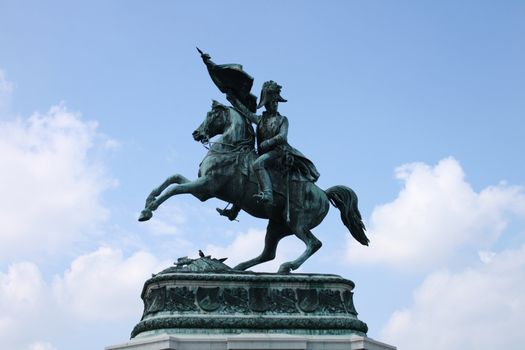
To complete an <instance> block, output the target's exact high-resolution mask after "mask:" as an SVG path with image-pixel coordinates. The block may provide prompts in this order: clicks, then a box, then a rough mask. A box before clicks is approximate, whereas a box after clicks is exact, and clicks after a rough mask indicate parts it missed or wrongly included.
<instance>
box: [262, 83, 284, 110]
mask: <svg viewBox="0 0 525 350" xmlns="http://www.w3.org/2000/svg"><path fill="white" fill-rule="evenodd" d="M281 88H282V86H281V85H279V84H277V83H276V82H275V81H273V80H269V81H266V82H264V84H263V86H262V89H261V98H260V99H259V104H258V105H257V108H261V107H262V106H264V105H265V104H266V103H267V102H273V101H277V102H286V100H285V99H284V98H282V97H281Z"/></svg>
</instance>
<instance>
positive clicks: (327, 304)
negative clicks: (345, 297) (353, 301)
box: [319, 289, 345, 313]
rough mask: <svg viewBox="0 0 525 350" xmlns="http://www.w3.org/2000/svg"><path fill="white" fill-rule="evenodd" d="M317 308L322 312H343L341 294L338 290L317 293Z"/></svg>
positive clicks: (325, 290) (324, 290)
mask: <svg viewBox="0 0 525 350" xmlns="http://www.w3.org/2000/svg"><path fill="white" fill-rule="evenodd" d="M319 307H320V309H321V311H322V312H326V313H339V312H345V308H344V305H343V301H342V300H341V293H340V292H339V291H338V290H328V289H323V290H320V291H319Z"/></svg>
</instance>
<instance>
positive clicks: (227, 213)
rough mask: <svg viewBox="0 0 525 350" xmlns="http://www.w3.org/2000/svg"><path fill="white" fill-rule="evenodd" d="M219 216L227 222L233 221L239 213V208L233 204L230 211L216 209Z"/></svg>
mask: <svg viewBox="0 0 525 350" xmlns="http://www.w3.org/2000/svg"><path fill="white" fill-rule="evenodd" d="M216 209H217V211H218V212H219V214H221V215H222V216H226V217H227V218H228V220H230V221H233V220H235V219H236V218H237V215H239V212H240V211H241V207H239V206H238V205H236V204H234V205H233V206H232V207H231V208H230V209H221V208H216Z"/></svg>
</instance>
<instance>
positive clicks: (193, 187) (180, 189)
mask: <svg viewBox="0 0 525 350" xmlns="http://www.w3.org/2000/svg"><path fill="white" fill-rule="evenodd" d="M166 182H167V180H166ZM166 182H165V183H166ZM161 186H162V185H161ZM168 186H169V185H168ZM215 186H217V183H215V182H213V181H210V179H208V178H207V177H206V176H204V177H199V178H198V179H197V180H195V181H187V182H185V183H181V184H179V185H177V186H173V187H170V188H168V189H167V190H165V191H163V192H162V193H161V194H160V195H159V196H158V197H156V198H154V199H152V200H151V201H149V202H146V208H144V210H142V212H141V213H140V217H139V221H146V220H149V219H151V217H152V216H153V213H152V212H153V211H155V210H157V208H158V207H159V206H160V205H161V204H162V203H164V202H165V201H166V200H167V199H168V198H170V197H173V196H175V195H177V194H183V193H189V194H192V195H194V196H195V197H197V198H199V199H200V200H205V199H207V198H210V197H211V191H212V190H213V188H215ZM159 188H160V187H159Z"/></svg>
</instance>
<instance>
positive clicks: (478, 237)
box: [347, 158, 525, 268]
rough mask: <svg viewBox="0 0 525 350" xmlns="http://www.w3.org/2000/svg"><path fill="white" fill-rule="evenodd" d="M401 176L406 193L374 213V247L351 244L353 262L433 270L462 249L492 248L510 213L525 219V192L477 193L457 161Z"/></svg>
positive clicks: (409, 168) (402, 171) (499, 188)
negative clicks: (467, 180) (365, 247)
mask: <svg viewBox="0 0 525 350" xmlns="http://www.w3.org/2000/svg"><path fill="white" fill-rule="evenodd" d="M396 177H397V178H398V179H400V180H401V181H403V184H404V186H403V189H402V190H401V192H400V193H399V195H398V197H397V198H396V199H395V200H394V201H392V202H390V203H387V204H384V205H381V206H378V207H376V208H375V209H374V211H373V213H372V215H371V220H370V224H369V237H370V241H371V243H370V248H369V249H357V246H356V244H355V242H351V241H349V245H348V252H347V257H348V259H349V261H351V262H355V263H383V264H387V265H389V266H396V267H401V268H428V267H430V266H434V265H435V264H439V263H440V262H443V261H445V260H446V259H447V258H450V257H451V256H452V255H453V254H454V253H455V252H456V251H457V250H458V249H459V248H460V247H465V246H473V247H474V246H475V248H476V250H477V249H478V248H477V247H478V246H480V247H486V246H489V245H490V244H491V243H493V242H494V241H495V240H496V239H497V238H498V237H499V236H500V234H501V233H502V231H503V230H504V229H505V227H506V226H507V223H508V220H509V213H514V214H518V215H521V216H525V196H524V194H523V190H522V189H521V188H520V187H513V186H508V185H506V184H503V183H502V184H499V185H496V186H490V187H487V188H485V189H483V190H482V191H480V192H479V193H477V192H475V191H474V190H473V189H472V187H471V186H470V184H469V183H467V182H466V181H465V179H464V173H463V170H462V168H461V166H460V164H459V163H458V162H457V161H456V160H455V159H454V158H446V159H443V160H441V161H440V162H439V163H438V164H437V165H436V166H434V167H431V166H429V165H426V164H422V163H414V164H407V165H403V166H401V167H399V168H398V169H397V170H396Z"/></svg>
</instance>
